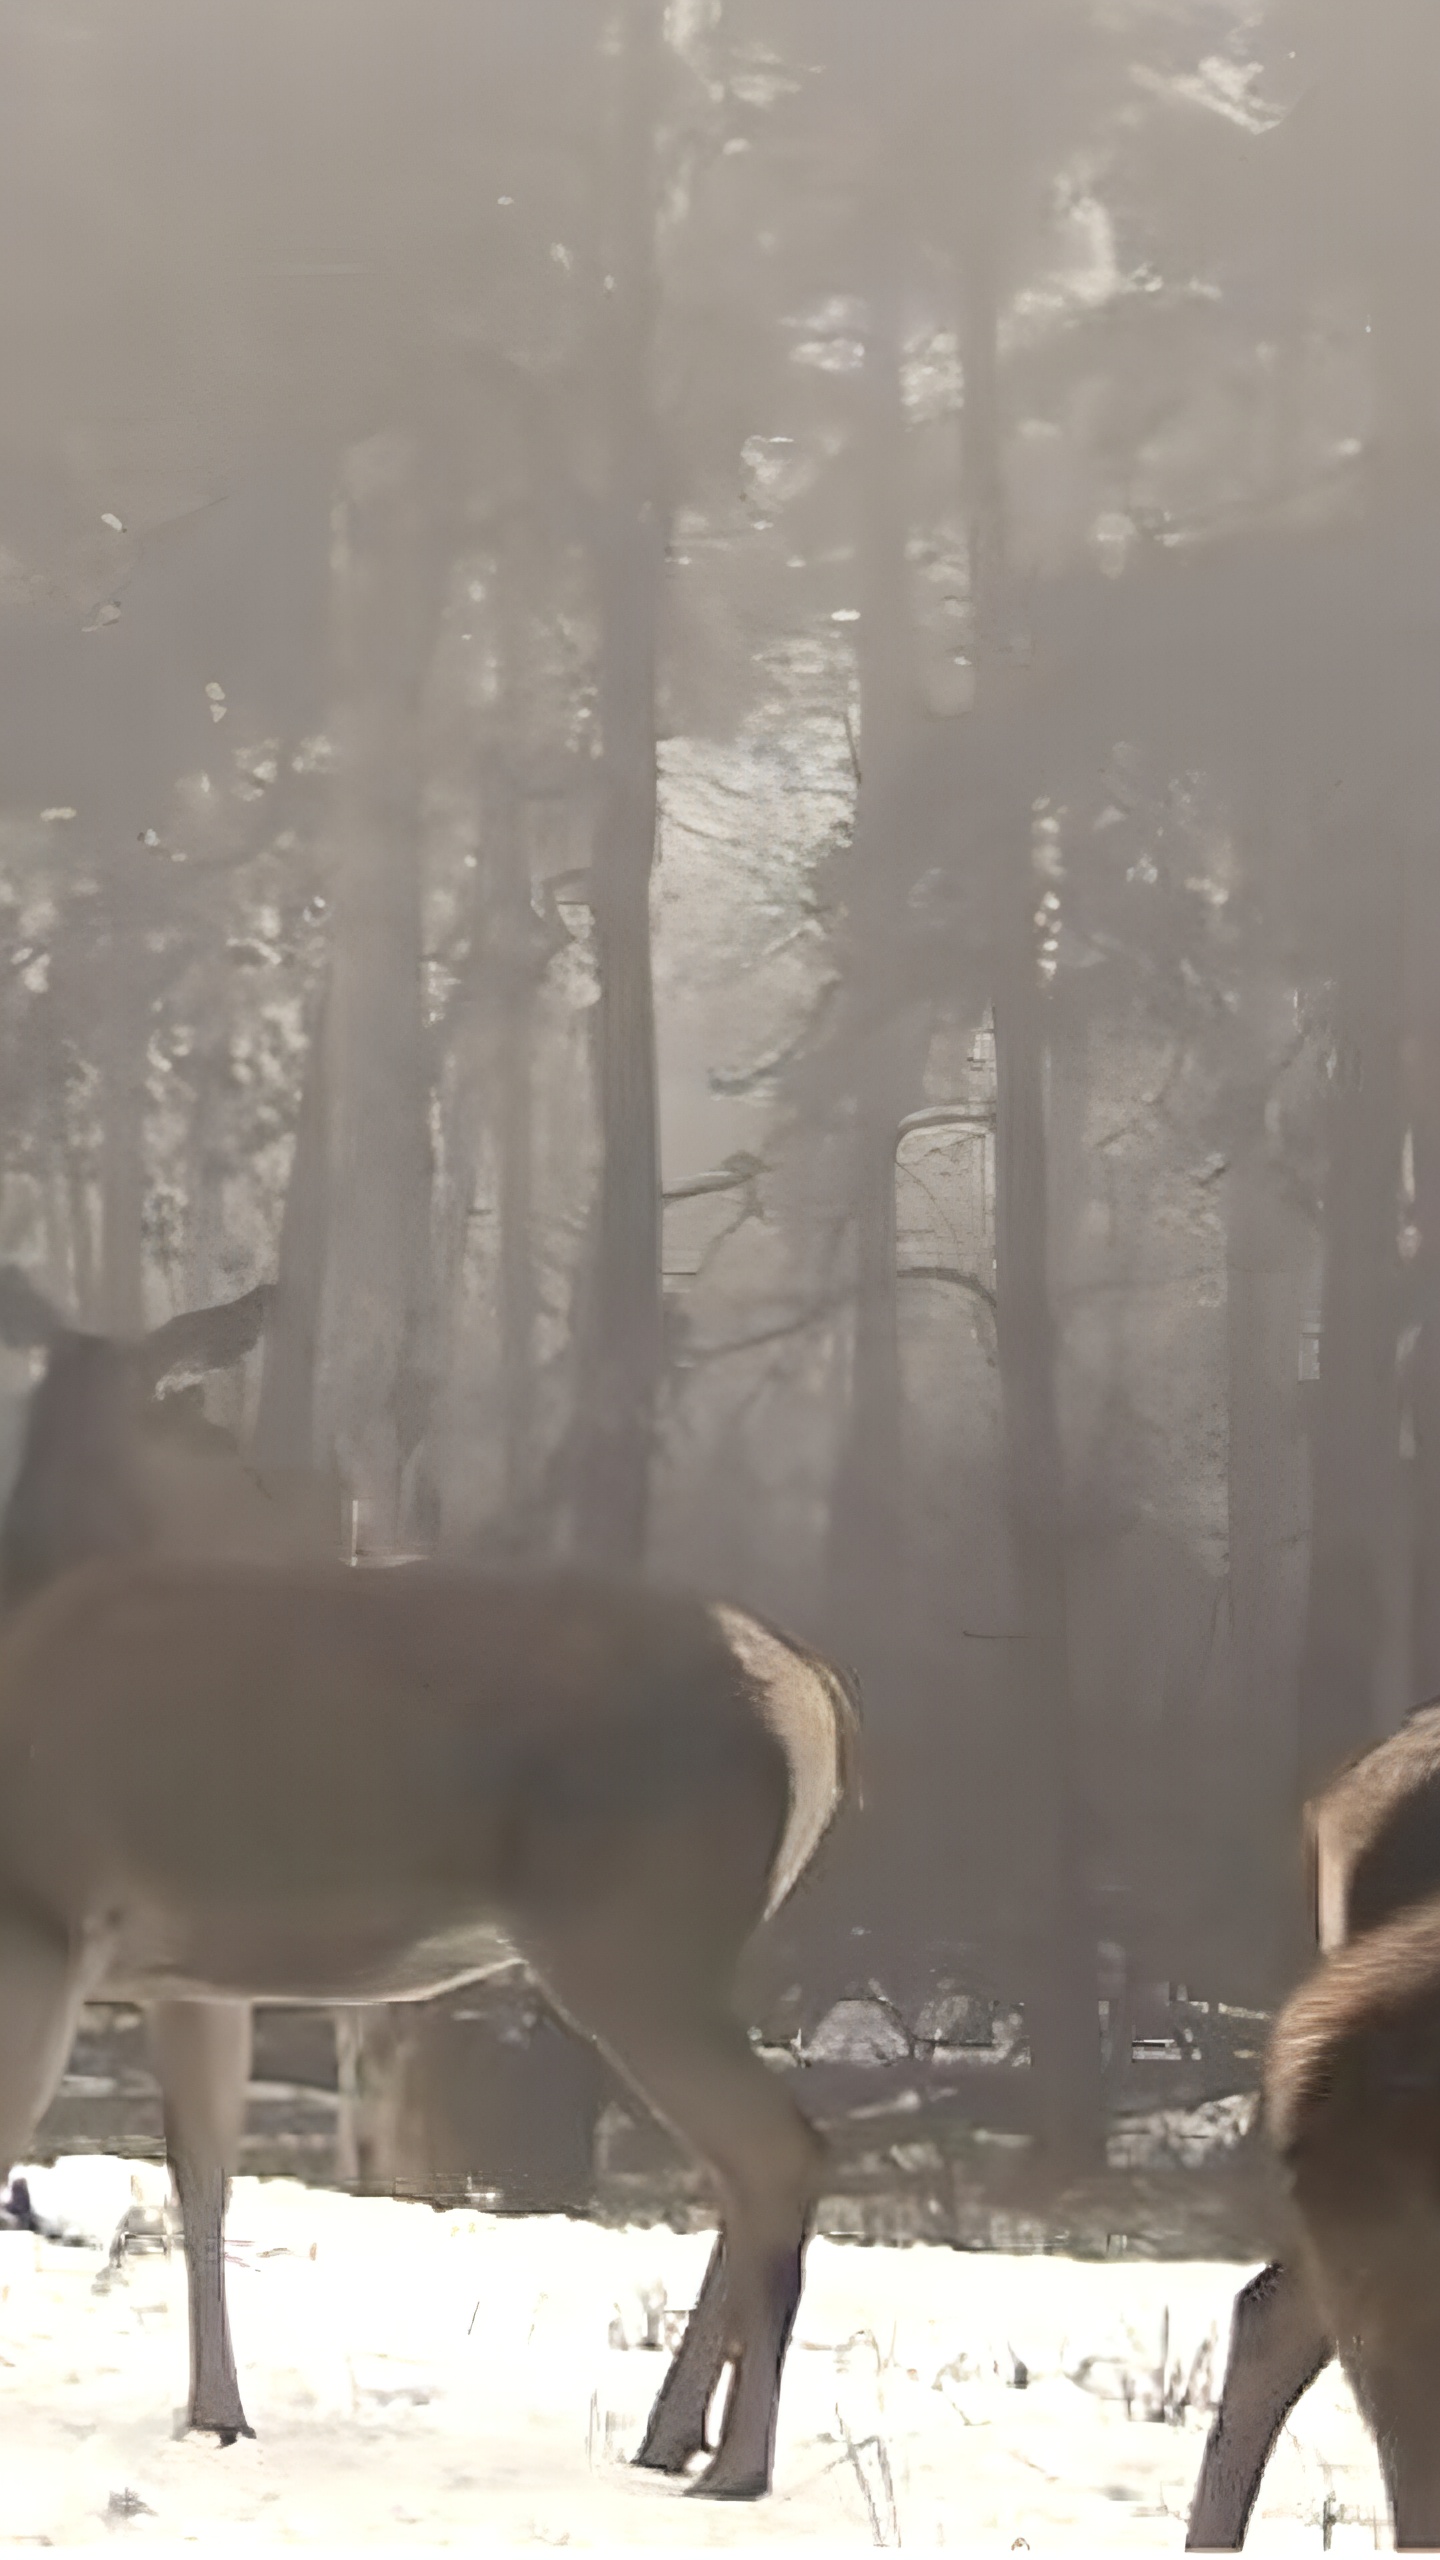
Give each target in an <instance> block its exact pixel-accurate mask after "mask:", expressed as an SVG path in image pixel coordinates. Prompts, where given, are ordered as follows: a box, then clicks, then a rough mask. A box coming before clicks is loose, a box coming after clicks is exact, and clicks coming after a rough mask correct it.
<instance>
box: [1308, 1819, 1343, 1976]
mask: <svg viewBox="0 0 1440 2560" xmlns="http://www.w3.org/2000/svg"><path fill="white" fill-rule="evenodd" d="M1349 1885H1350V1872H1349V1865H1348V1862H1347V1861H1346V1860H1345V1859H1344V1858H1342V1857H1341V1856H1340V1855H1339V1854H1338V1851H1337V1849H1336V1845H1335V1842H1334V1841H1333V1840H1332V1839H1329V1838H1327V1836H1326V1832H1325V1825H1324V1817H1323V1815H1322V1816H1320V1817H1319V1818H1318V1819H1317V1821H1316V1825H1315V1933H1316V1935H1317V1937H1318V1938H1319V1941H1320V1952H1321V1954H1322V1955H1326V1956H1329V1955H1333V1954H1334V1952H1335V1950H1336V1948H1337V1947H1343V1946H1344V1944H1345V1939H1346V1934H1347V1931H1348V1928H1349V1919H1350V1915H1349V1911H1348V1908H1347V1905H1348V1902H1349Z"/></svg>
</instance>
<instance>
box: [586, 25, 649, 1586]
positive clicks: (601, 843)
mask: <svg viewBox="0 0 1440 2560" xmlns="http://www.w3.org/2000/svg"><path fill="white" fill-rule="evenodd" d="M621 23H622V39H621V54H620V66H619V89H620V94H619V100H618V112H617V116H616V124H615V134H614V158H613V165H612V171H611V182H610V231H611V245H610V251H609V256H608V261H607V263H608V269H609V274H608V276H607V284H609V285H610V286H611V289H610V290H608V291H606V293H605V294H604V297H603V302H602V309H601V321H602V332H601V350H600V378H601V399H602V408H603V415H604V420H605V434H606V446H607V488H606V496H605V504H604V513H603V520H602V524H601V530H600V535H599V540H598V544H597V562H596V569H597V589H598V603H599V623H600V641H599V648H600V666H599V697H600V727H601V750H602V760H601V771H600V793H599V810H598V816H597V822H596V830H595V844H594V852H593V856H592V862H591V909H592V913H593V916H594V923H595V948H596V960H597V965H598V970H599V979H600V997H599V1004H598V1007H597V1020H596V1026H595V1063H596V1076H597V1084H598V1101H599V1120H600V1133H601V1167H600V1177H599V1197H598V1200H597V1203H596V1210H595V1217H594V1225H593V1245H592V1252H593V1260H592V1265H591V1271H590V1275H589V1288H588V1290H587V1293H586V1299H587V1304H586V1323H585V1339H584V1340H583V1342H582V1345H581V1383H580V1410H579V1413H578V1415H577V1428H576V1436H575V1458H574V1477H573V1506H574V1533H575V1543H576V1546H577V1548H578V1550H579V1552H580V1553H581V1554H582V1555H583V1556H584V1557H586V1558H587V1559H588V1560H589V1561H591V1562H592V1563H596V1564H603V1565H610V1566H615V1567H620V1568H631V1567H634V1566H637V1565H639V1564H640V1562H641V1561H642V1559H643V1557H644V1553H645V1546H646V1539H647V1534H648V1528H649V1509H650V1476H651V1464H652V1457H653V1444H654V1434H655V1417H656V1408H657V1403H658V1398H659V1391H660V1376H661V1362H662V1342H663V1337H662V1326H661V1274H660V1241H661V1239H660V1143H659V1108H658V1097H657V1090H656V1083H657V1078H656V1055H655V995H654V985H653V980H652V974H651V944H650V877H651V870H652V866H653V862H654V854H655V831H656V824H657V817H658V775H657V765H656V740H655V679H656V658H657V646H658V619H659V607H660V584H661V576H662V571H663V565H664V558H665V516H664V509H663V506H662V497H661V490H660V486H659V469H658V456H657V452H656V435H655V423H654V414H653V392H652V384H651V356H652V341H653V334H654V323H655V309H656V301H657V290H658V288H657V277H656V258H655V126H656V118H657V115H658V110H659V92H660V64H661V57H662V48H663V15H662V10H661V7H660V0H625V6H624V9H623V12H622V20H621ZM612 279H613V283H612Z"/></svg>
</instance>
